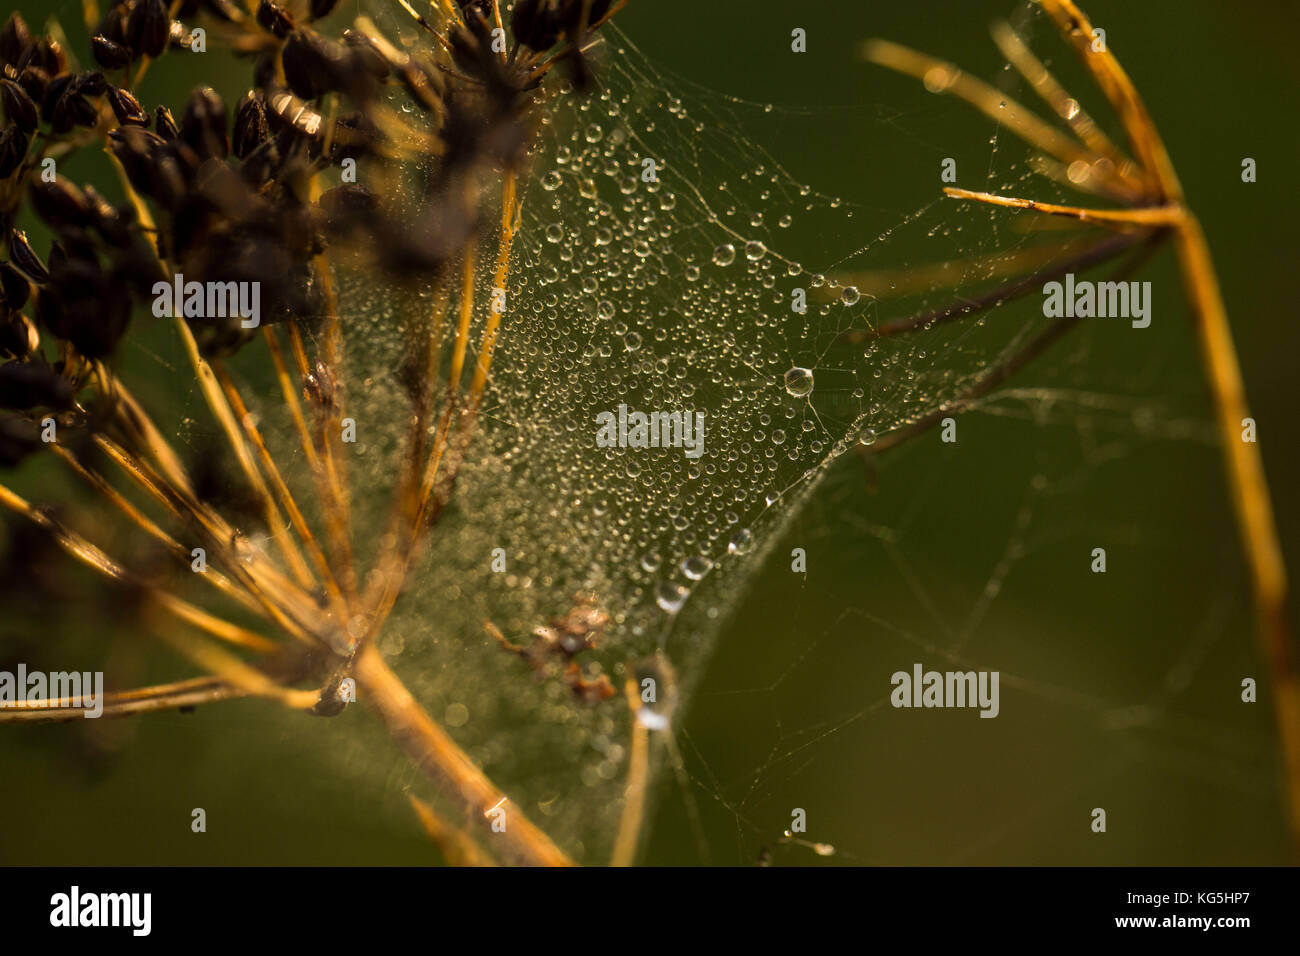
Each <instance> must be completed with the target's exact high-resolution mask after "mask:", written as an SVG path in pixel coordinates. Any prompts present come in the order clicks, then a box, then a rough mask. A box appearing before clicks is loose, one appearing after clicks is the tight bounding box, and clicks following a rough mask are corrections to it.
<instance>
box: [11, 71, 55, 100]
mask: <svg viewBox="0 0 1300 956" xmlns="http://www.w3.org/2000/svg"><path fill="white" fill-rule="evenodd" d="M18 85H19V86H21V87H22V88H23V89H25V90H26V91H27V95H28V96H30V97H31V98H32V102H33V103H44V102H45V91H46V90H47V89H48V88H49V86H50V74H48V73H46V72H45V71H44V70H42V69H41V68H40V67H39V66H26V67H23V71H22V72H21V73H19V74H18Z"/></svg>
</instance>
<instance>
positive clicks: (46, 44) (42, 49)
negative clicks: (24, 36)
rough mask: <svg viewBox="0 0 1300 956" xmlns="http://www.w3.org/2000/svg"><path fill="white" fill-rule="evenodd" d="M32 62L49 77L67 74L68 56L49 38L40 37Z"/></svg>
mask: <svg viewBox="0 0 1300 956" xmlns="http://www.w3.org/2000/svg"><path fill="white" fill-rule="evenodd" d="M33 60H34V62H35V63H36V65H37V66H39V67H40V68H41V69H43V70H44V71H45V72H46V73H48V74H50V76H58V75H59V74H61V73H66V72H68V54H66V53H64V52H63V47H61V46H59V44H58V43H57V42H55V41H54V40H51V39H50V38H49V37H41V38H40V39H39V40H37V41H36V52H35V54H33Z"/></svg>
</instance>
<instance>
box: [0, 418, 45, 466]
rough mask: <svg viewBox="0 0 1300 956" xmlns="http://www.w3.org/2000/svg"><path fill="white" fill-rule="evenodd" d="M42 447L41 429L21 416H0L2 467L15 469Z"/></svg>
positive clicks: (0, 460)
mask: <svg viewBox="0 0 1300 956" xmlns="http://www.w3.org/2000/svg"><path fill="white" fill-rule="evenodd" d="M40 447H41V437H40V429H39V428H38V427H37V426H36V423H35V422H31V421H28V420H27V419H26V418H23V417H21V416H19V415H0V466H4V467H6V468H13V467H14V466H16V465H18V464H19V463H20V462H22V460H23V459H24V458H26V457H27V456H28V455H30V454H31V453H32V452H34V451H36V450H37V449H38V448H40Z"/></svg>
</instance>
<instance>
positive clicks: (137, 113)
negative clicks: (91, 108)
mask: <svg viewBox="0 0 1300 956" xmlns="http://www.w3.org/2000/svg"><path fill="white" fill-rule="evenodd" d="M108 105H109V106H111V107H112V108H113V115H114V116H116V117H117V121H118V122H119V123H121V124H122V125H123V126H148V125H149V114H148V113H146V112H145V111H144V107H143V106H141V105H140V101H139V100H137V99H136V98H135V97H134V96H132V95H131V94H130V93H128V92H127V91H126V90H120V89H118V88H117V87H116V86H110V87H109V88H108Z"/></svg>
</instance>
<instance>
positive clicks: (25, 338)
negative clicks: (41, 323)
mask: <svg viewBox="0 0 1300 956" xmlns="http://www.w3.org/2000/svg"><path fill="white" fill-rule="evenodd" d="M40 345H41V334H40V332H38V331H37V330H36V323H35V322H33V321H32V320H31V319H29V318H28V317H27V316H25V315H23V314H22V313H21V312H14V313H12V314H11V315H9V316H8V317H7V318H4V319H0V355H7V356H9V357H10V358H17V359H21V358H26V357H27V356H29V355H31V354H32V353H33V352H35V351H36V350H37V349H38V348H40Z"/></svg>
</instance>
